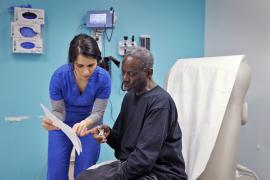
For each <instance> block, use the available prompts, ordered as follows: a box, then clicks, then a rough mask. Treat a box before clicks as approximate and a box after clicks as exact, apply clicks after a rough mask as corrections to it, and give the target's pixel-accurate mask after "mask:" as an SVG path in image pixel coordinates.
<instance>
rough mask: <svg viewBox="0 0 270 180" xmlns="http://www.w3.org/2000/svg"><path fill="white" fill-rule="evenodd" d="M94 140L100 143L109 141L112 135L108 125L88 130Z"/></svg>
mask: <svg viewBox="0 0 270 180" xmlns="http://www.w3.org/2000/svg"><path fill="white" fill-rule="evenodd" d="M88 132H89V133H90V134H92V135H93V138H94V139H95V140H97V141H98V142H99V143H104V142H106V141H107V137H108V136H109V135H110V128H109V126H108V125H106V124H103V125H99V126H97V127H94V128H92V129H90V130H88Z"/></svg>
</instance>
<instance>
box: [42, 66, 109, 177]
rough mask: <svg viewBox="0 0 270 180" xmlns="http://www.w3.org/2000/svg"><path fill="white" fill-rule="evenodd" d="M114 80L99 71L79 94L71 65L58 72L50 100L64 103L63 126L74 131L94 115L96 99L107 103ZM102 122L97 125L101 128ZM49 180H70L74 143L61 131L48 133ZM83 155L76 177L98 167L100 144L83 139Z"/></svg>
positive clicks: (77, 160)
mask: <svg viewBox="0 0 270 180" xmlns="http://www.w3.org/2000/svg"><path fill="white" fill-rule="evenodd" d="M110 92H111V80H110V76H109V74H108V72H107V71H105V70H104V69H102V68H100V67H97V68H96V69H95V71H94V72H93V74H92V76H91V77H90V78H89V82H88V84H87V86H86V88H85V90H84V91H83V92H82V93H80V90H79V88H78V86H77V84H76V80H75V76H74V72H73V68H72V65H71V64H65V65H63V66H61V67H60V68H58V69H57V70H56V71H55V72H54V74H53V76H52V78H51V82H50V98H51V99H52V100H54V101H57V100H64V103H65V109H66V116H65V120H64V122H65V123H66V124H67V125H69V126H70V127H72V126H73V125H74V124H75V123H78V122H80V121H81V120H84V119H85V118H86V117H88V116H89V115H90V113H91V111H92V108H93V104H94V101H95V99H96V98H99V99H108V98H109V96H110ZM101 123H102V120H101V121H99V122H97V123H96V125H97V124H101ZM48 139H49V145H48V171H47V180H68V170H69V162H70V154H71V151H72V148H73V145H72V143H71V141H70V140H69V139H68V137H67V136H66V135H65V134H64V133H63V132H62V131H61V130H52V131H49V138H48ZM80 140H81V143H82V153H81V154H80V156H78V155H77V153H76V157H75V166H74V176H75V177H76V176H77V175H78V174H79V173H80V172H82V171H83V170H85V169H87V168H88V167H90V166H91V165H93V164H95V163H96V162H97V160H98V157H99V152H100V144H99V143H98V142H97V141H96V140H94V139H93V138H92V136H91V135H87V136H84V137H80Z"/></svg>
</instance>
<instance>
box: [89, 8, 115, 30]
mask: <svg viewBox="0 0 270 180" xmlns="http://www.w3.org/2000/svg"><path fill="white" fill-rule="evenodd" d="M86 26H87V27H90V28H98V29H100V28H111V27H112V26H113V14H112V13H111V11H110V10H95V11H88V13H87V19H86Z"/></svg>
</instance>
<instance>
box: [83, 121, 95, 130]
mask: <svg viewBox="0 0 270 180" xmlns="http://www.w3.org/2000/svg"><path fill="white" fill-rule="evenodd" d="M84 121H85V125H86V127H87V129H90V128H91V127H92V126H93V124H94V121H93V120H92V119H90V118H86V119H85V120H84Z"/></svg>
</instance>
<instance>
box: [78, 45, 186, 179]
mask: <svg viewBox="0 0 270 180" xmlns="http://www.w3.org/2000/svg"><path fill="white" fill-rule="evenodd" d="M152 75H153V57H152V54H151V53H150V52H149V51H148V50H147V49H144V48H136V49H134V50H133V51H131V52H129V53H127V54H126V55H125V57H124V60H123V63H122V78H123V83H122V89H123V90H126V91H128V93H127V94H126V95H125V97H124V99H123V102H122V106H121V111H120V114H119V115H118V118H117V120H116V122H115V124H114V126H113V128H112V129H110V128H109V126H107V125H100V126H98V127H95V128H92V129H90V130H88V131H86V132H82V133H79V134H81V135H84V134H89V133H91V134H93V137H94V138H95V139H96V140H97V141H99V142H105V141H106V142H107V143H108V144H109V145H110V146H111V147H112V148H113V149H114V150H115V156H116V158H117V161H114V162H112V163H109V164H106V165H102V166H99V167H98V168H96V169H88V170H86V171H84V172H83V173H81V174H80V175H79V176H78V178H77V180H129V179H134V180H186V179H187V175H186V173H185V164H184V160H183V156H182V152H181V151H182V134H181V130H180V127H179V124H178V121H177V110H176V106H175V104H174V101H173V100H172V98H171V97H170V95H169V94H168V93H167V92H166V91H165V90H163V89H162V88H161V87H160V86H158V85H157V84H156V83H155V82H154V80H153V79H152ZM101 129H102V131H104V133H103V135H101V134H100V130H101ZM89 148H91V147H89Z"/></svg>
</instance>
